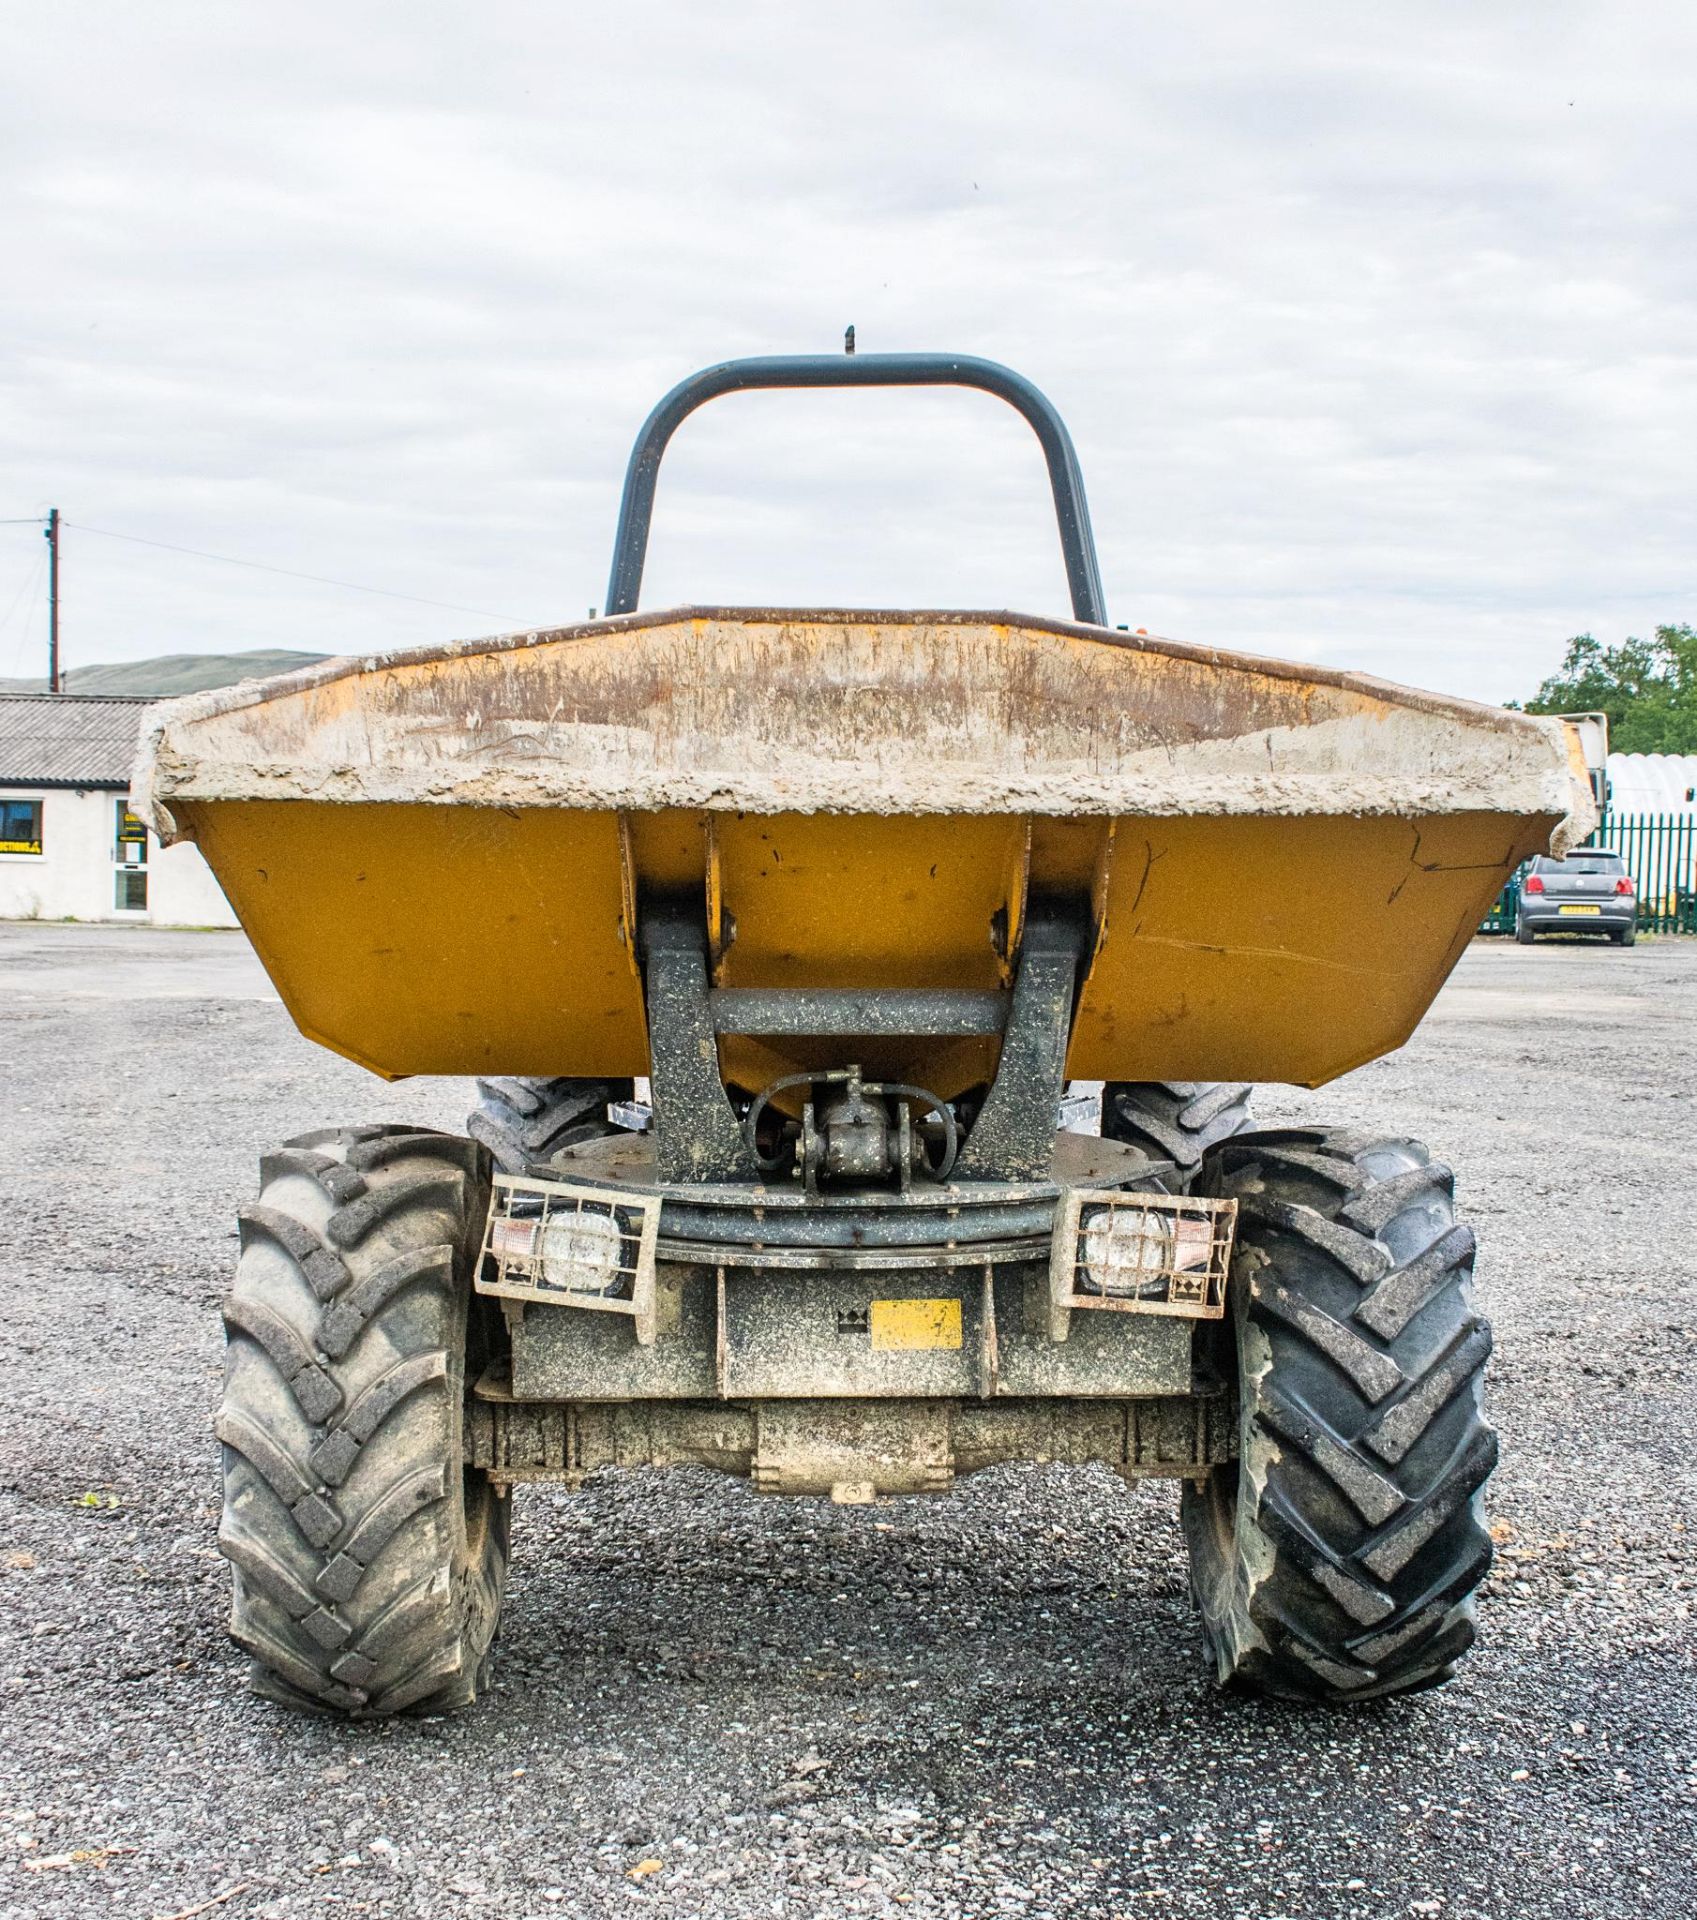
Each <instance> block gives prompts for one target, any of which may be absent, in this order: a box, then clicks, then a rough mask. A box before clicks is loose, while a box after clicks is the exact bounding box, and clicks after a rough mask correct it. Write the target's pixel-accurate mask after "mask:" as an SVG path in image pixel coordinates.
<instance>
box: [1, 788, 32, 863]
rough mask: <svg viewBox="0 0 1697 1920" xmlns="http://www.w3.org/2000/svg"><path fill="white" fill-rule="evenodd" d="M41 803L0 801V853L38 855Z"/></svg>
mask: <svg viewBox="0 0 1697 1920" xmlns="http://www.w3.org/2000/svg"><path fill="white" fill-rule="evenodd" d="M40 851H41V802H40V801H39V800H5V799H0V853H40Z"/></svg>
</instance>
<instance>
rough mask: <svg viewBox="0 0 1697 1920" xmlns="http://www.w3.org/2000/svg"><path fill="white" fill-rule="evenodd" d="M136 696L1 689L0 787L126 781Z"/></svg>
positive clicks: (137, 721)
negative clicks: (15, 691) (8, 690)
mask: <svg viewBox="0 0 1697 1920" xmlns="http://www.w3.org/2000/svg"><path fill="white" fill-rule="evenodd" d="M152 704H153V703H152V701H150V700H145V699H142V698H139V697H136V696H130V697H128V698H126V697H124V696H122V695H100V694H81V693H0V786H9V787H19V786H29V787H118V788H125V789H127V788H128V786H129V784H130V763H131V761H133V760H134V759H135V753H136V735H137V733H138V732H139V731H140V726H141V709H142V708H144V707H148V706H151V705H152Z"/></svg>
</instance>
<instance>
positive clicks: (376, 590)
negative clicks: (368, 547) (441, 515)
mask: <svg viewBox="0 0 1697 1920" xmlns="http://www.w3.org/2000/svg"><path fill="white" fill-rule="evenodd" d="M12 524H17V525H21V524H22V522H14V523H12ZM63 524H64V525H65V526H67V527H75V528H76V530H77V532H78V533H92V534H96V535H98V536H99V538H100V539H102V540H126V541H128V542H129V543H130V544H131V545H132V546H137V547H158V548H159V549H160V550H161V551H162V552H164V553H186V554H189V555H191V556H192V557H193V558H194V559H196V560H216V561H218V562H220V563H221V564H222V565H223V566H226V567H249V568H251V569H252V570H253V571H254V572H255V573H276V574H281V575H282V576H283V577H284V578H285V579H287V580H310V581H311V582H312V583H313V584H314V585H315V586H320V587H341V588H343V589H344V590H345V591H347V592H349V593H370V594H375V595H376V596H377V597H378V598H379V599H382V600H408V601H410V602H411V603H412V604H413V605H414V606H415V607H437V608H440V609H441V610H442V611H443V612H444V613H474V614H476V615H477V617H478V619H480V620H499V621H501V622H502V623H503V624H505V625H508V626H523V625H524V624H525V623H524V622H523V621H519V620H512V619H510V618H509V617H508V615H506V614H504V613H491V612H490V611H489V609H488V608H487V607H462V606H460V605H458V604H457V603H456V602H454V601H452V600H426V599H424V598H422V597H421V596H420V595H419V594H416V593H396V592H395V591H394V590H393V589H392V588H390V587H365V586H361V585H360V583H359V582H358V581H357V580H333V579H331V578H330V577H329V576H328V575H326V574H322V573H302V572H300V571H299V570H298V569H296V568H294V567H273V566H269V565H267V563H266V562H265V561H263V560H240V559H237V558H236V557H235V555H233V554H228V553H207V552H206V551H204V549H202V548H200V547H179V546H176V545H174V544H173V543H172V542H171V541H169V540H147V539H144V538H143V537H142V536H141V535H140V534H139V533H114V532H113V531H112V530H111V528H110V527H88V526H84V525H83V523H82V521H80V520H66V521H65V522H64V523H63Z"/></svg>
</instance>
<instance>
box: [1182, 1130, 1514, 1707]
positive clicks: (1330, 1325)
mask: <svg viewBox="0 0 1697 1920" xmlns="http://www.w3.org/2000/svg"><path fill="white" fill-rule="evenodd" d="M1200 1184H1201V1185H1203V1186H1204V1187H1205V1188H1206V1190H1207V1191H1209V1192H1211V1193H1216V1194H1224V1195H1233V1196H1235V1197H1236V1199H1237V1201H1238V1205H1239V1213H1238V1233H1237V1245H1236V1250H1235V1254H1234V1257H1233V1262H1232V1275H1231V1289H1230V1313H1231V1316H1232V1319H1231V1323H1230V1325H1229V1327H1228V1328H1226V1329H1222V1331H1223V1332H1224V1333H1225V1335H1226V1341H1228V1342H1229V1348H1228V1351H1226V1352H1225V1353H1223V1354H1222V1355H1221V1356H1220V1358H1221V1362H1222V1366H1223V1368H1224V1369H1225V1370H1228V1371H1229V1372H1230V1373H1231V1374H1233V1375H1234V1376H1235V1378H1236V1381H1237V1387H1238V1398H1239V1407H1238V1447H1239V1457H1238V1459H1237V1460H1236V1461H1235V1462H1233V1463H1232V1464H1231V1465H1229V1466H1226V1467H1217V1468H1215V1469H1213V1470H1212V1471H1211V1472H1210V1473H1209V1475H1208V1477H1207V1479H1206V1481H1204V1482H1203V1483H1202V1484H1201V1485H1200V1486H1193V1485H1187V1486H1186V1488H1185V1492H1184V1499H1183V1515H1184V1528H1185V1534H1186V1538H1187V1541H1188V1544H1189V1548H1190V1567H1191V1586H1192V1591H1193V1593H1194V1595H1195V1598H1196V1604H1197V1607H1198V1609H1199V1611H1200V1613H1201V1615H1202V1625H1203V1632H1204V1634H1205V1636H1206V1638H1207V1641H1208V1645H1209V1647H1210V1649H1211V1651H1212V1653H1213V1655H1214V1660H1215V1665H1216V1668H1217V1671H1218V1676H1219V1679H1220V1682H1221V1684H1222V1685H1225V1684H1236V1685H1239V1686H1242V1687H1246V1688H1249V1689H1252V1690H1254V1691H1256V1692H1260V1693H1265V1694H1272V1695H1275V1696H1278V1697H1280V1698H1284V1699H1293V1700H1307V1701H1318V1702H1324V1703H1342V1702H1346V1701H1354V1700H1368V1699H1373V1698H1375V1697H1377V1696H1380V1695H1385V1694H1395V1693H1409V1692H1413V1691H1416V1690H1417V1689H1419V1688H1422V1687H1430V1686H1436V1685H1437V1684H1439V1683H1440V1682H1441V1681H1444V1680H1447V1679H1448V1678H1449V1677H1450V1675H1451V1673H1452V1672H1453V1671H1454V1668H1455V1663H1456V1661H1457V1660H1458V1659H1459V1658H1460V1657H1461V1655H1462V1654H1464V1653H1465V1652H1466V1651H1467V1649H1468V1648H1469V1647H1470V1646H1471V1645H1472V1644H1473V1639H1474V1605H1473V1591H1474V1589H1475V1588H1476V1587H1477V1586H1478V1584H1479V1582H1480V1580H1482V1579H1483V1578H1484V1576H1485V1573H1486V1570H1487V1569H1488V1568H1489V1566H1490V1564H1491V1542H1490V1537H1489V1535H1488V1534H1487V1533H1486V1531H1485V1527H1484V1524H1483V1521H1482V1518H1481V1515H1480V1490H1481V1488H1482V1487H1483V1486H1484V1483H1485V1481H1486V1479H1487V1478H1488V1477H1489V1475H1490V1473H1491V1470H1492V1468H1493V1467H1494V1466H1495V1464H1496V1458H1497V1443H1496V1436H1495V1435H1494V1434H1493V1433H1492V1431H1491V1429H1490V1428H1489V1427H1488V1426H1487V1425H1486V1424H1485V1420H1484V1415H1483V1411H1482V1409H1481V1404H1480V1388H1481V1377H1482V1372H1483V1368H1484V1365H1485V1359H1486V1356H1487V1355H1488V1354H1489V1352H1490V1350H1491V1330H1490V1327H1489V1325H1488V1324H1487V1323H1486V1322H1485V1320H1483V1319H1482V1318H1481V1317H1480V1316H1479V1315H1478V1314H1477V1313H1475V1312H1474V1310H1473V1306H1472V1301H1471V1298H1470V1293H1471V1276H1472V1269H1473V1234H1472V1232H1471V1230H1470V1229H1469V1228H1467V1227H1465V1226H1461V1225H1458V1224H1457V1223H1456V1218H1455V1208H1454V1204H1453V1199H1452V1185H1453V1183H1452V1179H1451V1175H1450V1172H1449V1169H1448V1168H1447V1167H1443V1166H1439V1165H1437V1164H1435V1163H1434V1162H1433V1161H1432V1160H1431V1159H1430V1157H1429V1155H1428V1154H1427V1152H1426V1149H1425V1148H1424V1147H1422V1146H1420V1145H1419V1144H1418V1143H1417V1142H1415V1141H1412V1140H1400V1139H1392V1140H1373V1139H1368V1138H1364V1137H1361V1136H1356V1135H1351V1134H1347V1133H1326V1132H1321V1131H1318V1130H1308V1129H1295V1128H1293V1129H1289V1130H1281V1131H1277V1132H1267V1133H1256V1134H1246V1135H1243V1136H1241V1137H1240V1138H1238V1139H1236V1140H1233V1141H1230V1142H1228V1143H1227V1144H1226V1145H1225V1146H1223V1147H1221V1148H1219V1149H1217V1150H1216V1151H1215V1152H1214V1153H1213V1154H1211V1155H1210V1156H1209V1162H1208V1165H1207V1167H1206V1169H1205V1170H1204V1177H1203V1181H1202V1182H1201V1183H1200ZM1222 1344H1225V1343H1224V1342H1223V1343H1222Z"/></svg>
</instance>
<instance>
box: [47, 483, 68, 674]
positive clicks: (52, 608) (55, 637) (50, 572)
mask: <svg viewBox="0 0 1697 1920" xmlns="http://www.w3.org/2000/svg"><path fill="white" fill-rule="evenodd" d="M44 538H45V539H46V541H47V691H48V692H49V693H61V692H63V691H64V689H63V688H62V687H61V686H60V685H59V509H58V508H57V507H49V508H48V509H47V531H46V534H45V535H44Z"/></svg>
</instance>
